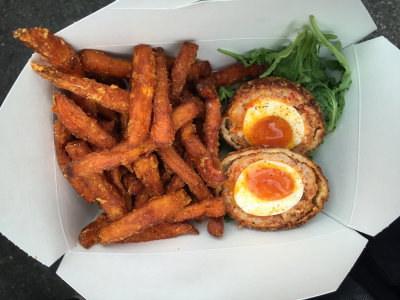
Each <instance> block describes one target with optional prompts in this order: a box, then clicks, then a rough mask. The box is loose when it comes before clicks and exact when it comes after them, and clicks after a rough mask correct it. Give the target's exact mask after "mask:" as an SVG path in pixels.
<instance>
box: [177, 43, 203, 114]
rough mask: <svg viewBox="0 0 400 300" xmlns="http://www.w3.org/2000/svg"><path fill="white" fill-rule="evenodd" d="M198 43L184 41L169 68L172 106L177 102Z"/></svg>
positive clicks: (194, 57) (193, 59)
mask: <svg viewBox="0 0 400 300" xmlns="http://www.w3.org/2000/svg"><path fill="white" fill-rule="evenodd" d="M198 48H199V46H198V45H196V44H192V43H188V42H185V43H183V45H182V47H181V49H180V50H179V53H178V55H177V57H176V60H175V62H174V66H173V67H172V70H171V102H172V105H173V106H176V105H178V104H179V96H180V95H181V92H182V89H183V86H184V85H185V83H186V78H187V75H188V73H189V69H190V67H191V66H192V65H193V63H194V61H195V59H196V55H197V49H198Z"/></svg>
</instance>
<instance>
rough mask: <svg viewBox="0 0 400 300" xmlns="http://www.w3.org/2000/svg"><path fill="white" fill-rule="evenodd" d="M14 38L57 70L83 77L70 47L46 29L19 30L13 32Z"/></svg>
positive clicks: (76, 57) (77, 59)
mask: <svg viewBox="0 0 400 300" xmlns="http://www.w3.org/2000/svg"><path fill="white" fill-rule="evenodd" d="M14 38H15V39H18V40H19V41H21V42H22V43H23V44H25V46H27V47H29V48H31V49H33V50H34V51H35V52H37V53H39V54H40V55H41V57H42V58H43V60H45V61H47V62H49V63H50V64H52V65H53V66H54V67H55V68H56V69H57V70H59V71H61V72H64V73H68V74H71V75H75V76H79V77H83V75H84V72H83V68H82V64H81V62H80V61H79V57H78V56H77V55H76V54H75V52H74V50H73V49H72V47H71V46H70V45H68V44H67V43H66V42H65V41H64V40H62V39H61V38H59V37H57V36H55V35H53V34H52V33H51V32H50V31H49V30H48V29H46V28H41V27H35V28H30V29H26V28H20V29H18V30H15V31H14Z"/></svg>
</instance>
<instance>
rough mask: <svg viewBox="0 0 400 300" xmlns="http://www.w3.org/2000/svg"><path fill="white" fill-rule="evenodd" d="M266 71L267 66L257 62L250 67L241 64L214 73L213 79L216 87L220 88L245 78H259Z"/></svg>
mask: <svg viewBox="0 0 400 300" xmlns="http://www.w3.org/2000/svg"><path fill="white" fill-rule="evenodd" d="M265 71H266V68H265V67H263V66H259V65H256V64H254V65H252V66H250V67H245V66H243V65H241V64H240V65H234V66H231V67H229V68H226V69H223V70H220V71H217V72H214V73H212V79H213V80H214V83H215V87H216V88H219V87H221V86H230V85H233V84H235V83H238V82H241V81H242V80H243V79H244V78H257V77H258V76H260V75H261V74H262V73H264V72H265Z"/></svg>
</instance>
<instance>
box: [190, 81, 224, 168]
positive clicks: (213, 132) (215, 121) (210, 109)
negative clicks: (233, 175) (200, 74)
mask: <svg viewBox="0 0 400 300" xmlns="http://www.w3.org/2000/svg"><path fill="white" fill-rule="evenodd" d="M196 89H197V92H198V93H199V94H200V96H201V97H203V98H204V99H205V101H206V117H205V121H204V141H205V144H206V148H207V150H208V152H209V153H210V154H211V156H212V158H213V161H214V163H215V165H216V166H218V167H219V165H220V161H219V154H218V149H219V129H220V127H221V119H222V115H221V111H222V109H221V101H220V100H219V97H218V94H217V92H216V91H215V87H214V85H213V83H212V80H211V79H209V78H207V79H202V80H200V81H198V83H197V84H196Z"/></svg>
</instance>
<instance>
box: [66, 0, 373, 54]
mask: <svg viewBox="0 0 400 300" xmlns="http://www.w3.org/2000/svg"><path fill="white" fill-rule="evenodd" d="M117 4H118V3H117ZM117 4H115V5H117ZM117 6H118V5H117ZM112 7H113V5H110V6H108V7H105V8H104V9H101V10H99V11H98V12H96V13H94V14H92V15H90V17H86V18H84V19H82V20H80V21H78V22H76V23H74V24H73V25H71V26H69V27H67V28H65V29H63V30H62V31H60V32H59V34H60V36H61V37H63V38H65V39H66V40H67V41H69V42H70V43H72V45H73V46H74V47H76V48H87V47H96V46H104V45H109V46H110V45H135V44H139V43H147V44H155V43H169V42H177V41H185V40H196V41H201V40H210V39H213V40H215V39H232V38H235V39H238V38H242V39H248V38H268V39H282V38H290V39H293V38H294V37H295V36H296V34H297V31H299V30H302V29H303V27H304V25H306V24H309V16H310V14H314V15H315V17H316V20H317V22H318V24H319V26H320V28H321V30H322V31H324V32H335V33H336V34H337V35H338V36H339V37H340V39H341V41H342V42H343V44H344V45H348V44H349V43H352V42H356V41H358V40H360V39H361V38H363V37H364V36H366V35H367V34H368V33H370V32H371V31H373V30H375V29H376V26H375V24H374V23H373V21H372V19H371V17H370V16H369V14H368V12H367V11H366V9H365V7H364V6H363V5H362V3H361V1H359V0H350V1H349V0H336V1H333V0H323V1H321V0H307V1H292V0H280V1H277V0H268V1H263V0H250V1H202V2H196V3H194V4H193V5H189V6H184V7H181V8H178V9H168V10H165V9H140V8H137V9H116V8H112ZM343 7H346V9H343ZM354 12H357V13H354ZM282 16H284V17H282ZM238 18H239V19H238ZM349 28H351V30H349ZM249 50H251V49H249Z"/></svg>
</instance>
